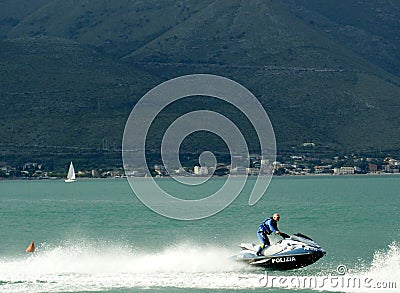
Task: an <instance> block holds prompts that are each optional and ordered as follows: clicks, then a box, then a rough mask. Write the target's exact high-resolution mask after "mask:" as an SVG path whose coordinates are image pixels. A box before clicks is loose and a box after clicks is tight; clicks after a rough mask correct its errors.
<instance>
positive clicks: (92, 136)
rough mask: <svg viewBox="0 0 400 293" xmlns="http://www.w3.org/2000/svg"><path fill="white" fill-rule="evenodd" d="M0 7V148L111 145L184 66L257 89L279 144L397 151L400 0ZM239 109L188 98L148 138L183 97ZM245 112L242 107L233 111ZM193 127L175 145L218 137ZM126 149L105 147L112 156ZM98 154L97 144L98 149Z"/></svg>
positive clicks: (7, 151)
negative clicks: (141, 104) (152, 93)
mask: <svg viewBox="0 0 400 293" xmlns="http://www.w3.org/2000/svg"><path fill="white" fill-rule="evenodd" d="M0 5H2V6H3V9H2V11H3V13H1V14H0V28H1V30H0V32H1V33H2V36H3V38H2V41H1V42H0V46H1V51H0V62H1V65H2V69H1V71H2V88H1V100H2V102H3V103H4V105H7V106H6V107H2V108H1V110H0V112H1V114H2V117H3V119H2V123H1V124H0V129H1V131H0V136H1V142H2V143H1V144H0V148H1V151H2V152H3V153H4V160H5V161H7V160H11V159H15V160H16V159H17V158H20V159H21V160H23V159H24V160H26V159H28V158H29V157H34V155H35V154H36V155H38V156H39V157H44V158H47V159H48V158H49V157H52V156H53V155H54V154H55V155H56V156H63V155H65V156H67V155H71V154H70V153H71V152H72V150H75V149H78V150H80V152H82V156H83V154H85V156H89V154H96V155H95V156H98V155H99V153H101V155H102V156H104V153H107V151H108V152H109V151H110V150H113V149H115V150H119V149H120V147H121V140H122V132H123V128H124V125H125V121H126V119H127V117H128V115H129V113H130V111H131V109H132V107H133V106H134V105H135V103H136V102H137V101H138V99H139V98H140V97H141V96H143V95H144V94H145V93H146V92H147V91H148V90H150V89H151V88H152V87H154V86H156V85H157V84H159V83H161V82H162V81H165V80H167V79H170V78H173V77H177V76H180V75H184V74H193V73H210V74H217V75H222V76H225V77H228V78H231V79H233V80H235V81H237V82H239V83H241V84H242V85H244V86H245V87H247V88H248V89H249V90H251V91H252V92H253V93H254V94H255V96H256V97H257V98H258V99H259V100H260V102H261V103H262V105H263V106H264V107H265V109H266V111H267V113H268V114H269V116H270V119H271V122H272V124H273V126H274V130H275V133H276V137H277V143H278V152H285V151H293V148H295V149H296V150H299V151H300V150H301V147H300V146H301V145H302V143H304V142H314V143H315V144H316V145H317V148H318V150H317V152H318V151H321V150H323V149H330V150H333V151H334V152H346V153H348V152H370V151H374V150H381V151H386V152H389V153H393V152H397V153H399V151H400V136H399V135H398V133H399V130H400V118H399V110H400V99H399V96H400V63H399V61H398V60H400V59H399V58H398V57H399V52H400V51H399V50H398V47H399V45H400V43H399V42H400V41H399V39H398V37H397V36H398V35H399V34H398V33H399V23H398V19H400V4H398V3H397V2H394V3H393V1H358V2H357V3H353V2H348V1H339V2H338V1H326V2H324V4H321V3H320V2H318V1H294V0H293V1H292V0H290V1H285V3H283V2H281V1H274V0H271V1H258V0H254V1H240V0H236V1H211V0H210V1H128V0H126V1H122V0H121V1H107V0H102V1H72V0H71V1H61V0H51V1H23V0H16V1H8V2H3V3H1V4H0ZM193 109H194V110H196V109H211V110H219V111H220V112H222V113H224V114H226V115H228V116H229V117H231V118H232V119H233V120H235V119H236V120H237V121H236V122H237V124H238V125H240V126H241V127H242V128H243V129H244V132H245V133H247V139H248V140H249V141H250V145H252V147H251V148H253V149H257V146H256V145H257V144H255V146H254V144H253V143H252V141H253V140H254V136H255V133H254V131H253V132H252V131H251V127H250V125H249V124H248V123H247V122H246V121H245V119H243V117H242V118H241V116H240V114H238V113H237V112H235V110H234V109H232V108H230V107H228V106H226V105H224V104H221V103H220V102H218V101H217V100H215V99H206V98H204V97H202V98H200V97H197V98H192V99H189V100H187V101H186V102H180V103H177V104H174V105H173V107H168V109H166V111H165V112H164V111H163V113H162V114H161V115H160V116H159V119H158V121H156V122H155V123H154V125H153V127H152V129H151V132H150V137H151V138H150V141H149V143H148V146H149V147H150V149H151V150H152V151H155V152H156V151H157V149H158V148H159V147H158V144H159V140H160V139H161V137H162V134H163V131H164V130H165V129H166V128H167V127H168V125H169V124H170V123H171V122H172V121H173V119H174V118H176V117H179V116H180V115H182V114H183V113H185V112H187V111H189V110H193ZM237 117H239V118H237ZM205 137H207V135H206V136H204V135H203V136H202V135H198V136H194V137H193V138H192V139H189V140H187V141H185V143H184V147H183V149H184V150H185V151H187V152H198V151H199V150H200V149H201V147H199V146H201V144H204V143H205V142H207V143H208V147H215V148H216V149H218V150H220V151H225V150H226V148H225V147H224V146H221V143H220V142H218V139H216V138H215V137H207V138H205ZM119 155H120V153H118V152H117V151H116V152H115V153H113V154H112V158H113V159H111V161H114V162H116V161H118V156H119ZM93 156H94V155H93Z"/></svg>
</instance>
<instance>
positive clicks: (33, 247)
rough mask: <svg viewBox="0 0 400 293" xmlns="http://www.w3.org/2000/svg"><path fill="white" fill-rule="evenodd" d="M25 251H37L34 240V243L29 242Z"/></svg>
mask: <svg viewBox="0 0 400 293" xmlns="http://www.w3.org/2000/svg"><path fill="white" fill-rule="evenodd" d="M25 251H26V252H34V251H35V243H34V242H33V241H32V243H31V244H29V246H28V248H27V249H26V250H25Z"/></svg>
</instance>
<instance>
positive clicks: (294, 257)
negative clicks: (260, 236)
mask: <svg viewBox="0 0 400 293" xmlns="http://www.w3.org/2000/svg"><path fill="white" fill-rule="evenodd" d="M240 247H241V248H242V251H241V252H240V253H239V254H238V255H236V256H234V257H233V258H234V259H236V260H237V261H239V262H244V263H247V264H249V265H253V266H259V267H265V268H270V269H274V270H292V269H297V268H302V267H305V266H308V265H310V264H313V263H314V262H316V261H317V260H319V259H320V258H321V257H323V256H324V255H325V254H326V252H325V250H323V249H322V247H321V246H319V245H318V244H317V243H316V242H315V241H314V240H312V239H311V238H310V237H307V236H305V235H303V234H300V233H297V234H293V235H290V236H289V237H288V238H285V239H282V240H281V241H279V242H278V243H276V244H273V245H271V246H268V247H266V248H264V249H263V250H262V251H261V254H262V255H261V256H257V250H258V248H259V247H260V246H259V245H256V244H251V243H242V244H241V245H240Z"/></svg>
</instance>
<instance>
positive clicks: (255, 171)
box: [0, 155, 400, 180]
mask: <svg viewBox="0 0 400 293" xmlns="http://www.w3.org/2000/svg"><path fill="white" fill-rule="evenodd" d="M244 161H246V162H247V163H248V165H247V166H244V165H241V166H240V165H236V166H232V165H230V164H226V163H218V164H217V165H216V166H213V167H208V166H199V165H195V166H184V167H180V168H167V167H166V166H164V165H163V164H155V165H153V166H152V167H150V168H149V169H150V172H151V175H152V176H153V177H169V176H171V175H173V176H193V177H202V176H227V175H233V176H235V175H236V176H257V175H259V174H270V172H271V169H272V172H273V174H274V175H275V176H307V175H309V176H310V175H313V176H315V175H357V174H400V159H397V158H393V157H390V156H388V157H384V158H370V157H362V156H355V155H352V156H335V157H333V158H331V159H316V158H312V157H306V156H304V155H292V156H289V157H286V158H282V160H280V161H275V162H273V163H272V164H270V163H269V162H268V161H267V160H264V159H263V158H262V157H260V156H258V155H252V156H250V157H248V158H246V160H244ZM76 170H77V171H76V176H77V177H78V178H124V177H145V176H147V175H146V173H147V172H145V168H136V169H133V170H132V169H130V171H124V169H123V168H122V166H120V167H109V168H101V169H93V168H91V169H82V168H79V165H78V166H76ZM66 173H67V166H66V168H65V172H63V171H51V170H47V169H46V167H45V165H44V164H42V163H40V162H26V163H24V164H23V165H21V166H9V165H6V164H4V163H3V165H2V166H1V167H0V180H1V179H60V178H64V177H65V176H66Z"/></svg>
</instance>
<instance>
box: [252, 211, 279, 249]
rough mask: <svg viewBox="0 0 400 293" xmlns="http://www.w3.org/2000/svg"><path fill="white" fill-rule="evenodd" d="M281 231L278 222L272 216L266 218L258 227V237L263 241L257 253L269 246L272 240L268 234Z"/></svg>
mask: <svg viewBox="0 0 400 293" xmlns="http://www.w3.org/2000/svg"><path fill="white" fill-rule="evenodd" d="M277 231H279V230H278V222H277V221H275V220H274V219H272V218H266V219H265V220H264V222H262V223H261V225H260V227H258V230H257V237H258V239H260V242H261V243H262V244H261V246H260V248H259V250H258V251H257V254H259V253H260V252H261V250H263V249H264V247H265V246H269V245H270V242H269V239H268V235H270V234H272V233H275V232H277Z"/></svg>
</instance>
